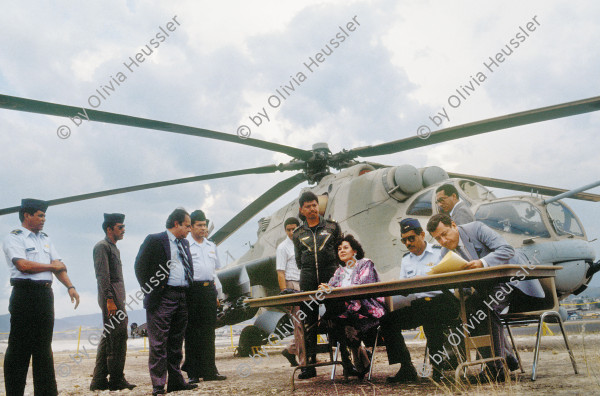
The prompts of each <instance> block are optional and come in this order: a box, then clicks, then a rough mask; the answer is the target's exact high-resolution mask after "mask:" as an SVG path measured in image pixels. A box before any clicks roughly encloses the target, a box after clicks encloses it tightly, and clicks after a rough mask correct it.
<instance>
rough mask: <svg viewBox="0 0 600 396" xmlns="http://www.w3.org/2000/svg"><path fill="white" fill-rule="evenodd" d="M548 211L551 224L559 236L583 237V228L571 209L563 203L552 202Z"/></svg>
mask: <svg viewBox="0 0 600 396" xmlns="http://www.w3.org/2000/svg"><path fill="white" fill-rule="evenodd" d="M547 209H548V215H549V216H550V222H551V223H552V226H553V227H554V230H555V231H556V233H557V234H558V235H574V236H580V237H582V236H583V227H582V226H581V224H580V223H579V221H578V220H577V218H576V217H575V215H574V214H573V212H571V209H569V208H568V207H566V206H565V205H564V204H562V203H561V202H552V203H550V204H548V206H547Z"/></svg>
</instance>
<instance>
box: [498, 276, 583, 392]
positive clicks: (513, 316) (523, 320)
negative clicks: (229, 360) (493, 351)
mask: <svg viewBox="0 0 600 396" xmlns="http://www.w3.org/2000/svg"><path fill="white" fill-rule="evenodd" d="M540 283H541V285H542V289H544V304H543V306H542V308H541V309H538V310H536V311H525V312H509V313H508V314H505V315H502V316H501V318H502V322H503V324H504V325H505V326H506V329H507V330H508V335H509V336H510V341H511V343H512V346H513V350H514V352H515V355H516V356H517V360H518V361H519V367H520V368H521V372H523V373H524V372H525V370H523V364H522V363H521V357H520V356H519V352H518V351H517V347H516V345H515V340H514V338H513V335H512V331H511V330H510V326H511V325H522V324H530V323H537V325H538V326H537V338H536V340H535V352H534V357H533V368H532V372H531V380H532V381H535V378H536V369H537V364H538V359H539V356H540V341H541V339H542V325H543V324H544V323H546V322H553V323H558V325H559V327H560V331H561V333H562V335H563V338H564V341H565V346H566V347H567V351H568V352H569V357H570V358H571V363H572V365H573V371H575V374H578V372H577V363H575V357H574V356H573V352H572V351H571V348H570V347H569V340H568V339H567V334H566V333H565V328H564V326H563V322H562V319H561V317H560V314H559V313H558V309H559V307H560V305H559V302H558V297H557V296H556V286H555V284H554V278H543V279H540Z"/></svg>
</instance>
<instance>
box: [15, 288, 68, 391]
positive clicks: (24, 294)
mask: <svg viewBox="0 0 600 396" xmlns="http://www.w3.org/2000/svg"><path fill="white" fill-rule="evenodd" d="M8 311H9V312H10V335H9V336H8V348H7V349H6V356H5V358H4V382H5V386H6V394H7V395H10V396H16V395H23V394H24V392H25V382H26V379H27V371H28V370H29V360H30V359H31V360H32V366H33V389H34V395H36V396H38V395H40V396H41V395H44V396H46V395H51V396H54V395H57V394H58V390H57V387H56V377H55V374H54V360H53V357H52V331H53V330H54V294H53V293H52V289H51V288H50V287H49V286H48V287H44V286H37V285H36V286H14V287H13V290H12V294H11V296H10V302H9V305H8Z"/></svg>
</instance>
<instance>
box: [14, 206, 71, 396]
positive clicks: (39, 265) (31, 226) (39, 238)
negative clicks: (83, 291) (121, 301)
mask: <svg viewBox="0 0 600 396" xmlns="http://www.w3.org/2000/svg"><path fill="white" fill-rule="evenodd" d="M47 208H48V204H47V203H46V202H45V201H40V200H37V199H23V200H22V201H21V209H20V210H19V220H20V221H21V227H18V228H16V229H14V230H13V231H11V233H10V234H9V235H8V236H7V237H6V238H4V241H3V248H4V254H5V255H6V262H7V263H8V267H9V270H10V284H11V285H12V286H13V290H12V294H11V296H10V303H9V306H8V311H9V312H10V335H9V336H8V348H7V349H6V356H5V358H4V382H5V387H6V394H7V395H23V394H24V393H25V383H26V380H27V371H28V370H29V361H30V359H32V360H33V361H32V365H33V388H34V394H35V395H57V394H58V390H57V387H56V376H55V373H54V362H53V357H52V331H53V329H54V294H53V293H52V274H54V276H56V279H58V280H59V281H60V282H61V283H62V284H63V285H65V286H66V287H67V290H68V293H69V297H71V302H75V308H77V306H78V305H79V294H78V293H77V291H76V290H75V286H73V284H72V283H71V280H70V279H69V276H68V275H67V267H66V266H65V264H64V263H63V262H62V261H61V257H60V255H59V254H58V252H57V251H56V249H55V248H54V244H53V243H52V242H51V241H50V238H49V237H48V235H47V234H46V233H44V232H42V229H43V228H44V223H45V222H46V209H47Z"/></svg>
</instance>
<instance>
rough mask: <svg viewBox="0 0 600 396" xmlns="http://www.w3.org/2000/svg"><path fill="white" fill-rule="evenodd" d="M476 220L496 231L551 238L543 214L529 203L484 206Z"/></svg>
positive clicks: (521, 201)
mask: <svg viewBox="0 0 600 396" xmlns="http://www.w3.org/2000/svg"><path fill="white" fill-rule="evenodd" d="M475 219H476V220H479V221H481V222H482V223H484V224H486V225H487V226H488V227H490V228H492V229H495V230H499V231H504V232H509V233H511V234H517V235H526V236H528V237H540V238H550V232H549V231H548V228H547V227H546V225H545V224H544V220H543V216H542V213H541V212H540V210H539V209H538V208H537V207H536V206H535V205H533V204H532V203H531V202H528V201H523V200H512V201H501V202H492V203H487V204H482V205H481V206H479V208H478V209H477V212H475Z"/></svg>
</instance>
